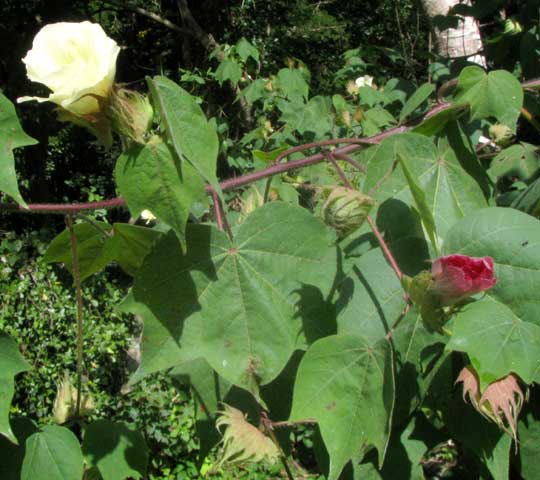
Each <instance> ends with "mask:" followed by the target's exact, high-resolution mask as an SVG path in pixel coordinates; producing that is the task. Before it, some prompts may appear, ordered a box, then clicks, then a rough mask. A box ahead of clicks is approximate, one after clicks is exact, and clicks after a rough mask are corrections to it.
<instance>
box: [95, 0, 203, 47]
mask: <svg viewBox="0 0 540 480" xmlns="http://www.w3.org/2000/svg"><path fill="white" fill-rule="evenodd" d="M103 1H104V2H105V3H108V4H109V5H114V6H115V7H117V8H123V9H126V10H131V11H132V12H135V13H138V14H139V15H143V16H145V17H147V18H150V19H152V20H154V22H157V23H161V24H162V25H164V26H165V27H167V28H169V29H170V30H174V31H175V32H176V33H179V34H180V35H184V36H188V37H193V38H196V35H195V32H193V31H192V30H190V29H189V28H182V27H181V26H179V25H176V23H173V22H171V21H170V20H167V19H166V18H163V17H162V16H160V15H158V14H157V13H154V12H150V11H149V10H146V9H145V8H142V7H139V6H137V5H133V4H131V3H129V2H121V1H119V0H103Z"/></svg>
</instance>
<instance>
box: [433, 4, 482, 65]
mask: <svg viewBox="0 0 540 480" xmlns="http://www.w3.org/2000/svg"><path fill="white" fill-rule="evenodd" d="M459 3H465V4H467V5H470V0H464V1H460V0H422V4H423V5H424V8H425V10H426V12H427V14H428V16H429V17H430V18H431V19H433V18H434V17H435V16H437V15H443V16H446V15H448V11H449V10H450V9H451V8H452V7H453V6H455V5H457V4H459ZM435 42H436V46H437V53H438V54H439V55H441V56H443V57H448V58H458V57H467V58H468V60H469V61H470V62H474V63H477V64H479V65H481V66H482V67H485V66H486V59H485V57H484V55H483V54H482V53H481V51H482V37H481V36H480V29H479V28H478V22H477V21H476V19H475V18H473V17H464V19H463V20H462V21H460V22H459V25H458V28H448V29H446V30H439V29H437V28H435Z"/></svg>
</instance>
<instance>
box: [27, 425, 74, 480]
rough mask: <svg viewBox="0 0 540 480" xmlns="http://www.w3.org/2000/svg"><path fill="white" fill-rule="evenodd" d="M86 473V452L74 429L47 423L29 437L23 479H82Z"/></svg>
mask: <svg viewBox="0 0 540 480" xmlns="http://www.w3.org/2000/svg"><path fill="white" fill-rule="evenodd" d="M82 474H83V455H82V452H81V447H80V445H79V440H77V437H76V436H75V435H74V434H73V433H72V432H71V430H68V429H67V428H65V427H59V426H56V425H46V426H45V427H43V430H42V431H40V432H36V433H34V434H33V435H31V436H30V437H28V439H27V440H26V454H25V456H24V460H23V464H22V470H21V480H35V479H37V478H43V479H45V478H46V479H47V480H81V478H82Z"/></svg>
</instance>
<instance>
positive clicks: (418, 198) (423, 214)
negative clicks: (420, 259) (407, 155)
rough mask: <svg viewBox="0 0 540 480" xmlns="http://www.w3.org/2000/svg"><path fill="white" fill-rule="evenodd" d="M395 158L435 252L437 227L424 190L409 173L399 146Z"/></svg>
mask: <svg viewBox="0 0 540 480" xmlns="http://www.w3.org/2000/svg"><path fill="white" fill-rule="evenodd" d="M397 158H398V160H399V163H400V165H401V168H402V169H403V173H404V175H405V178H406V180H407V183H408V184H409V189H410V190H411V194H412V196H413V198H414V203H415V204H416V208H417V210H418V212H419V214H420V218H421V219H422V223H423V225H424V228H425V229H426V232H427V234H428V237H429V239H430V241H431V245H432V246H433V249H434V250H435V252H437V251H438V249H439V248H438V245H437V243H438V242H437V229H436V227H435V220H434V219H433V215H432V213H431V210H430V208H429V206H428V204H427V202H426V196H425V194H424V190H423V189H422V188H421V187H420V186H419V185H418V184H417V183H416V181H415V179H414V177H413V175H412V174H411V171H410V170H409V168H408V167H407V161H406V160H405V159H404V157H403V156H402V155H401V154H400V153H399V148H398V154H397Z"/></svg>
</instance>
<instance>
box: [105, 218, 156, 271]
mask: <svg viewBox="0 0 540 480" xmlns="http://www.w3.org/2000/svg"><path fill="white" fill-rule="evenodd" d="M161 235H162V233H161V232H159V231H157V230H154V229H152V228H146V227H140V226H137V225H130V224H128V223H115V224H114V226H113V237H112V239H111V240H110V242H111V244H112V245H111V247H110V248H112V250H113V251H112V256H113V257H114V259H115V260H116V261H117V262H118V264H119V265H120V266H121V267H122V269H123V270H124V271H125V272H126V273H128V274H129V275H131V276H135V274H136V273H137V270H138V269H139V268H140V266H141V265H142V262H143V260H144V258H145V257H146V255H147V254H148V252H149V251H150V249H151V247H152V245H153V244H154V242H155V241H156V240H157V239H158V238H159V237H161Z"/></svg>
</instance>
